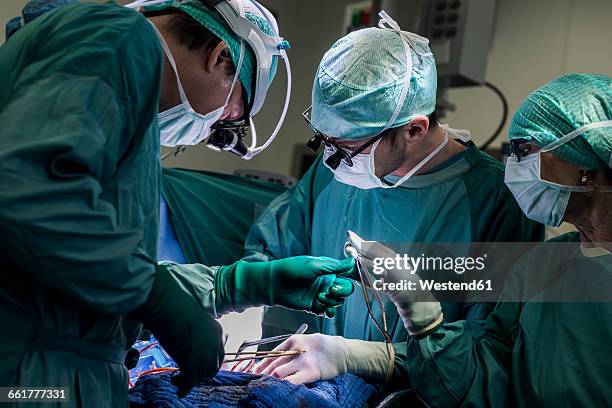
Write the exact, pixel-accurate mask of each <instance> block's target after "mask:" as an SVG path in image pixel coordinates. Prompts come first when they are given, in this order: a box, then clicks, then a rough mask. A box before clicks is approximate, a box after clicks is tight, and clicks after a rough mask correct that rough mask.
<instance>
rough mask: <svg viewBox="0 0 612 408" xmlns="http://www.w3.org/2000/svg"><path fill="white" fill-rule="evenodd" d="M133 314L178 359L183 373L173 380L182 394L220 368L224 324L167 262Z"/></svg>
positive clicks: (133, 317) (160, 268)
mask: <svg viewBox="0 0 612 408" xmlns="http://www.w3.org/2000/svg"><path fill="white" fill-rule="evenodd" d="M129 317H130V318H132V319H135V320H139V321H141V322H142V323H143V324H144V326H145V327H146V328H147V329H149V330H151V331H152V332H153V334H154V335H155V337H156V338H157V339H158V340H159V342H160V344H161V345H162V346H163V347H164V349H165V350H166V351H167V352H168V353H169V354H170V355H171V356H172V358H173V359H174V360H175V361H176V362H177V363H178V365H179V367H180V373H179V374H178V375H176V376H174V377H173V379H172V380H173V382H174V384H175V385H176V386H178V395H179V397H183V396H185V395H187V394H188V393H189V391H190V390H191V388H193V387H194V386H195V385H197V384H198V383H200V382H202V381H204V380H206V379H208V378H210V377H212V376H214V375H215V374H216V373H217V372H218V371H219V367H220V365H221V362H222V361H223V357H224V354H225V353H224V350H223V341H222V329H221V325H219V323H217V321H216V320H215V319H213V318H212V317H211V316H210V315H209V313H208V312H207V310H206V309H204V308H203V307H202V306H201V305H200V304H199V303H198V302H197V301H196V300H195V299H194V298H193V296H192V295H191V294H190V293H189V292H188V291H186V290H185V289H184V288H183V286H182V285H181V284H180V282H179V280H178V279H177V278H176V277H175V276H173V274H172V272H171V271H170V270H169V269H168V268H167V267H166V266H164V265H158V266H157V271H156V276H155V282H154V283H153V289H152V290H151V293H150V294H149V298H148V299H147V301H146V302H145V304H144V305H142V306H139V307H138V308H137V309H136V310H134V311H133V312H131V313H130V316H129Z"/></svg>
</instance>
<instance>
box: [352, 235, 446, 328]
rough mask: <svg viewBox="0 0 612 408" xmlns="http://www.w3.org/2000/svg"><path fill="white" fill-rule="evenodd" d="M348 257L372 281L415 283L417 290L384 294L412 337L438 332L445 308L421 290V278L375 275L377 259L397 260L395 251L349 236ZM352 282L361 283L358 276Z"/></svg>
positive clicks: (387, 273) (388, 271) (400, 272)
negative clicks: (356, 261) (358, 260)
mask: <svg viewBox="0 0 612 408" xmlns="http://www.w3.org/2000/svg"><path fill="white" fill-rule="evenodd" d="M344 252H345V254H347V256H351V257H353V258H356V257H358V258H359V259H360V260H361V264H362V265H363V266H364V267H365V268H366V269H367V272H366V273H368V272H369V273H370V276H371V278H372V279H373V280H375V279H376V280H378V279H381V278H382V279H383V280H384V282H386V283H397V282H400V281H402V280H405V281H411V282H414V283H415V287H416V288H417V290H414V291H413V290H383V291H382V292H384V293H386V294H387V296H389V298H390V299H391V301H393V303H394V304H395V306H396V307H397V312H398V314H399V315H400V317H401V318H402V321H403V322H404V327H405V328H406V330H407V331H408V334H410V335H411V336H425V335H427V334H428V333H431V332H432V331H433V330H435V329H436V328H437V327H438V326H439V325H440V324H442V322H443V321H444V315H443V314H442V307H441V306H440V303H439V302H438V301H437V300H436V298H435V297H434V296H433V294H432V293H431V292H430V291H428V290H421V289H420V285H419V280H420V277H419V275H418V274H416V273H414V272H412V271H409V270H405V269H403V270H397V269H395V268H392V269H387V268H385V274H384V276H380V275H374V274H373V273H372V271H373V266H374V259H376V258H392V259H395V258H396V257H397V253H396V252H395V251H393V250H392V249H390V248H388V247H386V246H384V245H383V244H381V243H380V242H376V241H364V240H363V239H361V237H359V236H358V235H357V234H355V233H353V232H350V233H349V240H348V242H347V243H346V244H345V246H344ZM353 278H356V279H359V278H358V276H353Z"/></svg>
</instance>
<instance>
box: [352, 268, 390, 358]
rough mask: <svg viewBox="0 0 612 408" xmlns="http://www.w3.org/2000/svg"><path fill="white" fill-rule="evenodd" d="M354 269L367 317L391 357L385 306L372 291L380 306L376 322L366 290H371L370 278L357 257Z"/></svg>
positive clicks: (376, 293) (375, 292)
mask: <svg viewBox="0 0 612 408" xmlns="http://www.w3.org/2000/svg"><path fill="white" fill-rule="evenodd" d="M355 267H356V268H357V273H358V274H359V281H360V283H361V291H362V293H363V299H364V300H365V303H366V308H367V309H368V315H369V316H370V320H372V323H374V326H375V327H376V329H377V330H378V332H379V333H380V334H381V335H382V336H383V338H384V339H385V344H386V346H387V353H388V354H389V356H391V343H392V339H391V335H390V334H389V330H388V327H387V314H386V313H385V304H384V303H383V301H382V298H381V296H380V293H379V292H378V291H377V290H372V291H373V292H374V298H375V299H376V301H377V302H378V304H379V306H380V311H381V314H382V319H381V320H382V321H380V322H379V321H378V319H377V318H376V316H375V315H374V310H373V309H372V303H371V301H370V297H369V296H368V291H367V289H366V288H373V287H374V286H373V284H372V279H371V278H370V274H369V273H368V271H367V270H366V268H365V267H364V266H363V265H362V264H361V259H360V258H359V257H356V258H355Z"/></svg>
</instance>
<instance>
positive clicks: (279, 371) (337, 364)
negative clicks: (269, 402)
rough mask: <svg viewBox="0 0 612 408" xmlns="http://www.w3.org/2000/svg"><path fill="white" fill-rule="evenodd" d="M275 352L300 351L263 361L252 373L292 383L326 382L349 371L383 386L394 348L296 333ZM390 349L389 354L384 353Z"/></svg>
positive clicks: (388, 374)
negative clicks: (295, 353) (296, 353)
mask: <svg viewBox="0 0 612 408" xmlns="http://www.w3.org/2000/svg"><path fill="white" fill-rule="evenodd" d="M274 350H275V351H279V350H281V351H287V350H301V351H304V352H303V353H301V354H298V355H292V356H283V357H279V358H266V359H264V360H262V361H261V362H260V363H259V364H258V365H257V366H256V367H255V369H254V370H253V372H254V373H255V374H267V375H271V376H274V377H277V378H280V379H284V380H287V381H289V382H291V383H293V384H309V383H312V382H315V381H319V380H329V379H332V378H334V377H336V376H338V375H340V374H343V373H346V372H349V373H353V374H355V375H358V376H360V377H362V378H364V379H366V380H369V381H371V382H379V383H386V382H387V381H388V380H389V379H390V378H391V375H392V374H393V362H394V360H395V353H394V351H393V346H391V345H390V344H389V345H388V349H387V345H386V344H385V343H382V342H373V341H362V340H351V339H345V338H344V337H340V336H328V335H325V334H296V335H293V336H291V337H290V338H288V339H287V340H285V341H284V342H283V343H281V344H280V345H279V346H278V347H276V348H275V349H274ZM387 350H389V351H387Z"/></svg>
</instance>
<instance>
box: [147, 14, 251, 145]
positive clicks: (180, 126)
mask: <svg viewBox="0 0 612 408" xmlns="http://www.w3.org/2000/svg"><path fill="white" fill-rule="evenodd" d="M151 25H152V26H153V27H154V28H155V31H157V35H158V37H159V40H160V43H161V46H162V48H163V49H164V52H165V54H166V57H167V58H168V61H170V65H171V66H172V69H173V70H174V73H175V75H176V83H177V85H178V90H179V95H180V97H181V103H180V104H179V105H177V106H175V107H173V108H171V109H168V110H166V111H164V112H160V113H159V114H158V115H157V122H158V125H159V133H160V143H161V145H162V146H166V147H176V146H193V145H197V144H198V143H201V142H202V141H204V140H206V139H207V138H208V137H209V136H210V132H211V128H212V126H213V125H214V124H215V123H217V122H218V121H219V120H220V119H221V118H222V117H223V112H224V111H225V108H226V107H227V105H228V103H229V100H230V97H231V95H232V91H233V90H234V86H235V84H236V80H237V78H238V74H239V73H240V68H241V67H242V59H243V52H244V51H243V49H244V45H242V46H241V49H240V58H239V62H238V66H237V68H236V73H235V74H234V78H233V80H232V85H231V87H230V89H229V93H228V94H227V97H226V99H225V104H224V105H223V106H221V107H219V108H217V109H215V110H213V111H212V112H209V113H207V114H206V115H202V114H200V113H197V112H196V111H195V110H194V109H193V107H192V106H191V104H190V103H189V101H188V100H187V95H186V94H185V90H184V89H183V85H182V84H181V79H180V78H179V74H178V69H177V67H176V62H175V60H174V57H173V56H172V53H171V52H170V48H169V47H168V44H167V43H166V41H165V40H164V37H163V36H162V34H161V33H160V32H159V30H157V27H155V25H153V24H151Z"/></svg>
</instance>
